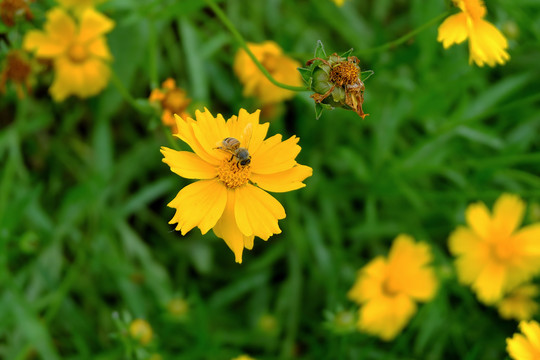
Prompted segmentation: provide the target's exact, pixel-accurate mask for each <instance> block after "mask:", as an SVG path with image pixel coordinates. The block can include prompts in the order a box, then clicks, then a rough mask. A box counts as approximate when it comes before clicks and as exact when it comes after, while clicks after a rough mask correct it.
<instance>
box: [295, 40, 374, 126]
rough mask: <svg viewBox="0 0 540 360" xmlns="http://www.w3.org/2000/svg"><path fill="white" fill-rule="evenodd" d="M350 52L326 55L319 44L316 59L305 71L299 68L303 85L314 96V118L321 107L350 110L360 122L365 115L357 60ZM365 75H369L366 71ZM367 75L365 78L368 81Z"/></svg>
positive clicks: (318, 115)
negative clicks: (357, 116)
mask: <svg viewBox="0 0 540 360" xmlns="http://www.w3.org/2000/svg"><path fill="white" fill-rule="evenodd" d="M351 52H352V49H351V50H349V51H347V52H346V53H344V54H342V55H338V54H337V53H333V54H332V55H330V56H328V55H326V51H325V50H324V46H323V45H322V43H321V42H320V41H319V42H318V43H317V48H316V49H315V58H313V59H311V60H309V61H308V62H307V63H306V66H307V67H306V68H299V69H298V71H300V73H301V74H302V77H303V79H304V82H305V83H306V85H307V86H308V88H309V89H310V90H311V91H313V92H314V93H313V94H312V95H311V98H313V100H314V101H315V113H316V117H317V119H318V118H319V117H320V116H321V113H322V110H323V108H326V109H333V108H334V107H341V108H344V109H347V110H353V111H354V112H356V113H357V114H358V115H359V116H360V117H361V118H362V119H364V118H365V117H366V116H368V115H369V114H365V113H364V110H363V109H362V105H363V104H364V90H365V86H364V82H363V81H362V74H363V73H362V71H361V70H360V66H359V65H358V64H359V62H360V61H359V60H358V58H357V57H356V56H351V55H350V54H351ZM364 73H370V74H371V73H372V71H366V72H364ZM367 77H369V76H366V77H365V79H367Z"/></svg>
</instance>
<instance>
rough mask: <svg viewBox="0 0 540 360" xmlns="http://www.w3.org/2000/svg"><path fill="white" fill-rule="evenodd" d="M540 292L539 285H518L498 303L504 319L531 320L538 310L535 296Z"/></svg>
mask: <svg viewBox="0 0 540 360" xmlns="http://www.w3.org/2000/svg"><path fill="white" fill-rule="evenodd" d="M538 294H539V289H538V286H536V285H533V284H525V285H521V286H518V287H517V288H515V289H514V290H512V292H511V293H510V294H508V295H507V296H505V297H504V299H502V300H501V301H500V302H499V303H498V304H497V308H498V310H499V314H500V315H501V317H502V318H503V319H516V320H530V319H531V318H532V317H533V316H534V314H536V313H537V312H538V304H537V303H536V301H535V300H534V298H535V297H536V296H537V295H538Z"/></svg>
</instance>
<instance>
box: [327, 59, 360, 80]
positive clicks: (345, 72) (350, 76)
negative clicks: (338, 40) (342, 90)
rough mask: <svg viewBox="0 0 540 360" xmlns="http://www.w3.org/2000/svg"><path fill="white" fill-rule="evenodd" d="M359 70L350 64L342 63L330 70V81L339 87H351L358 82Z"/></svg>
mask: <svg viewBox="0 0 540 360" xmlns="http://www.w3.org/2000/svg"><path fill="white" fill-rule="evenodd" d="M359 74H360V69H358V66H356V64H354V63H352V62H348V61H343V62H341V63H339V64H337V65H336V66H334V67H333V68H332V70H330V81H331V82H333V83H334V84H337V85H339V86H343V85H353V84H356V83H357V82H358V75H359Z"/></svg>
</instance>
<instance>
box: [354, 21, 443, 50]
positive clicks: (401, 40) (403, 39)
mask: <svg viewBox="0 0 540 360" xmlns="http://www.w3.org/2000/svg"><path fill="white" fill-rule="evenodd" d="M448 14H449V12H448V11H446V12H444V13H442V14H440V15H437V16H436V17H434V18H433V19H431V20H429V21H428V22H426V23H425V24H423V25H420V27H417V28H416V29H414V30H412V31H411V32H409V33H407V34H405V35H403V36H402V37H400V38H399V39H396V40H393V41H390V42H387V43H386V44H383V45H380V46H377V47H374V48H370V49H364V50H358V51H355V53H357V54H370V53H375V52H380V51H383V50H386V49H389V48H392V47H395V46H398V45H401V44H403V43H404V42H406V41H407V40H409V39H410V38H412V37H414V36H415V35H416V34H418V33H420V32H422V31H424V30H425V29H427V28H429V27H431V26H432V25H433V24H436V23H438V22H439V21H441V20H442V19H443V18H445V17H447V16H448Z"/></svg>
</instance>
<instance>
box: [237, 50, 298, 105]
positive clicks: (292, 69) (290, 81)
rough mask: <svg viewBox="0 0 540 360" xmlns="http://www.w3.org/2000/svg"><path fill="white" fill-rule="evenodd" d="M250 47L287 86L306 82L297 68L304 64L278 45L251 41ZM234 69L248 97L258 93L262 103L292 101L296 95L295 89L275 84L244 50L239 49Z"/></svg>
mask: <svg viewBox="0 0 540 360" xmlns="http://www.w3.org/2000/svg"><path fill="white" fill-rule="evenodd" d="M248 47H249V49H250V50H251V52H253V54H254V55H255V57H256V58H257V60H259V62H260V63H261V64H262V65H263V66H264V67H265V68H266V70H268V72H269V73H270V75H272V77H273V78H274V79H276V80H277V81H279V82H281V83H284V84H287V85H292V86H301V85H302V77H301V76H300V73H299V72H298V71H297V68H298V67H300V63H299V62H298V61H296V60H293V59H291V58H290V57H288V56H286V55H284V54H283V51H282V49H281V48H280V47H279V45H278V44H276V43H275V42H273V41H265V42H263V43H261V44H254V43H248ZM234 72H235V74H236V76H238V79H239V80H240V82H241V83H242V85H244V93H243V94H244V96H254V97H256V98H257V99H259V100H260V102H261V103H262V104H270V103H276V102H280V101H284V100H288V99H290V98H292V97H294V95H295V92H294V91H290V90H286V89H283V88H280V87H277V86H276V85H274V84H272V83H271V82H270V80H268V79H267V78H266V76H264V74H263V73H262V72H261V70H259V68H258V67H257V66H256V65H255V64H254V63H253V61H252V60H251V59H250V57H249V55H248V54H247V53H246V52H245V51H244V50H243V49H240V50H238V52H237V53H236V57H235V58H234Z"/></svg>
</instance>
